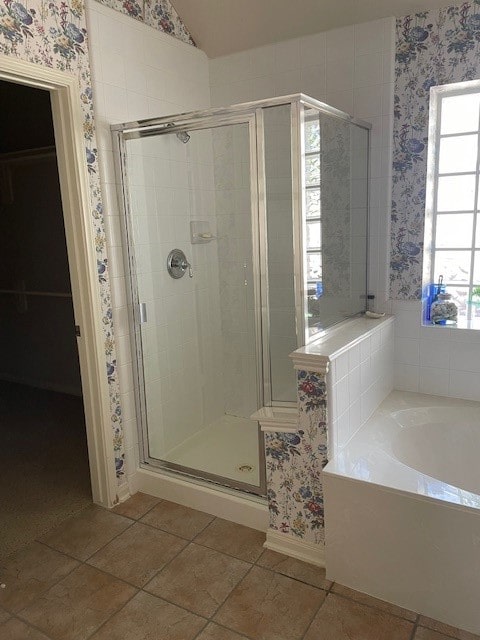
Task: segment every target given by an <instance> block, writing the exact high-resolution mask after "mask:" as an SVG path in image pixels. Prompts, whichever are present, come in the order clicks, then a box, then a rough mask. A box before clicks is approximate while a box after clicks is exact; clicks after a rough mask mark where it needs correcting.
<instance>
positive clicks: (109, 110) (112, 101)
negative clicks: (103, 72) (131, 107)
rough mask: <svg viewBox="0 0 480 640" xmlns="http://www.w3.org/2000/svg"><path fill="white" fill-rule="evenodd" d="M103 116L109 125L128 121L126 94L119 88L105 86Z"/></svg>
mask: <svg viewBox="0 0 480 640" xmlns="http://www.w3.org/2000/svg"><path fill="white" fill-rule="evenodd" d="M103 92H104V96H105V115H106V118H107V120H108V121H109V122H110V124H118V123H119V122H125V121H126V120H127V119H128V107H127V92H126V90H125V89H122V88H121V87H115V86H113V85H110V84H105V85H104V87H103Z"/></svg>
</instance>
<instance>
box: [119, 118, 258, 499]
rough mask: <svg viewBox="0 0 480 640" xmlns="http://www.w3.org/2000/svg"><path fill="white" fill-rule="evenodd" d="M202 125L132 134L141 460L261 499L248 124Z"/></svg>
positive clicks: (127, 161) (128, 179)
mask: <svg viewBox="0 0 480 640" xmlns="http://www.w3.org/2000/svg"><path fill="white" fill-rule="evenodd" d="M201 126H202V125H201V123H198V122H197V123H195V128H189V129H188V131H187V130H185V129H180V128H179V127H174V126H172V127H166V128H165V127H163V128H162V129H161V130H160V131H159V132H157V133H155V134H153V135H152V133H151V132H149V135H147V136H146V137H138V134H135V135H132V136H131V137H129V136H128V134H127V135H126V136H125V142H124V145H125V146H124V153H123V162H124V167H123V172H124V190H125V200H126V204H127V207H126V208H127V219H128V220H127V221H128V224H127V235H128V251H129V257H130V263H129V266H130V274H131V290H132V310H133V312H134V317H135V353H136V360H137V377H138V380H137V381H136V383H137V384H138V393H137V401H138V405H139V407H138V408H139V411H137V415H140V416H141V421H142V434H143V440H144V452H145V462H147V463H149V464H154V465H160V466H163V467H167V468H172V469H175V470H179V471H182V472H185V473H188V474H189V475H193V476H198V477H203V478H207V479H210V480H214V481H217V482H219V483H221V484H224V485H227V486H233V487H238V488H243V489H247V490H249V491H252V492H255V493H263V477H264V473H263V472H262V453H263V446H262V447H260V446H259V443H260V432H259V427H258V423H257V422H256V421H252V420H250V415H251V414H252V413H254V412H255V411H256V410H257V409H258V408H259V407H260V406H261V404H262V398H261V387H260V384H259V381H260V377H261V376H260V374H261V370H260V362H261V360H260V359H259V353H260V350H259V344H261V343H260V320H259V305H258V299H259V295H260V294H259V285H258V282H257V280H256V276H257V275H258V235H257V212H256V198H255V197H253V198H252V184H253V185H255V184H256V167H255V153H252V152H251V149H252V146H253V145H254V141H255V136H254V130H253V120H249V121H244V122H237V123H234V124H224V125H222V126H214V127H207V128H200V127H201ZM253 151H254V149H253ZM253 195H254V196H255V194H254V193H253ZM173 250H176V251H177V253H175V254H174V255H173V258H172V251H173Z"/></svg>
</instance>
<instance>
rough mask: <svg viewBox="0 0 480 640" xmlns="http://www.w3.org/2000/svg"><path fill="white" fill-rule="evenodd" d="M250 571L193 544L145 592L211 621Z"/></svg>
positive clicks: (225, 557) (218, 554)
mask: <svg viewBox="0 0 480 640" xmlns="http://www.w3.org/2000/svg"><path fill="white" fill-rule="evenodd" d="M250 567H251V565H250V564H248V563H247V562H243V561H242V560H237V559H236V558H231V557H230V556H226V555H224V554H223V553H219V552H218V551H215V550H214V549H207V548H205V547H199V546H198V545H196V544H190V545H189V546H188V547H187V548H186V549H185V550H184V551H182V553H180V554H179V555H178V556H177V557H176V558H175V559H174V560H172V562H170V564H169V565H168V566H167V567H165V569H163V571H160V573H159V574H158V575H157V576H155V578H153V580H152V581H151V582H150V583H149V584H148V585H147V586H146V587H145V589H146V591H150V592H151V593H154V594H155V595H157V596H160V597H161V598H165V599H166V600H170V601H171V602H174V603H175V604H178V605H180V606H181V607H185V609H189V610H190V611H193V612H194V613H198V614H199V615H201V616H205V617H207V618H209V617H210V616H212V615H213V614H214V613H215V611H216V610H217V609H218V607H219V605H220V604H221V603H222V602H223V601H224V600H225V599H226V598H227V596H228V595H229V594H230V593H231V591H232V589H233V588H234V587H235V586H236V585H237V584H238V582H240V580H241V579H242V578H243V576H244V575H245V574H246V573H247V571H248V570H249V569H250Z"/></svg>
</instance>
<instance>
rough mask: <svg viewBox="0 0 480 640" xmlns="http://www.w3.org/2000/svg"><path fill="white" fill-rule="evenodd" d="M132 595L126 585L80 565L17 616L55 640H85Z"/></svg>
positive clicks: (132, 589) (133, 592) (133, 590)
mask: <svg viewBox="0 0 480 640" xmlns="http://www.w3.org/2000/svg"><path fill="white" fill-rule="evenodd" d="M135 592H136V590H135V589H134V588H133V587H131V586H130V585H128V584H126V583H125V582H122V581H120V580H117V579H116V578H114V577H113V576H109V575H107V574H105V573H102V572H101V571H97V569H94V568H93V567H89V566H87V565H81V566H80V567H78V569H75V571H73V572H72V573H71V574H70V575H68V576H67V577H66V578H64V579H63V580H62V581H61V582H59V583H58V584H56V585H55V586H54V587H52V588H51V589H49V590H48V591H47V592H46V593H45V594H44V595H43V596H40V597H39V598H37V600H35V602H33V603H32V604H31V605H30V606H29V607H27V608H26V609H23V611H21V612H20V614H19V615H20V617H21V618H23V619H25V620H26V621H27V622H30V623H31V624H32V625H34V626H35V627H38V628H39V629H41V630H42V631H43V632H44V633H46V634H47V635H48V636H51V637H52V638H53V639H54V640H84V639H85V638H88V637H89V636H90V635H91V634H92V633H93V632H94V631H95V630H96V629H98V627H99V626H100V625H101V624H102V623H103V622H105V621H106V620H107V619H108V618H109V617H110V616H111V615H112V614H113V613H115V612H116V611H117V610H118V609H119V608H120V607H122V606H123V605H124V604H125V603H126V602H127V601H128V600H129V599H130V598H131V597H132V596H133V595H134V594H135Z"/></svg>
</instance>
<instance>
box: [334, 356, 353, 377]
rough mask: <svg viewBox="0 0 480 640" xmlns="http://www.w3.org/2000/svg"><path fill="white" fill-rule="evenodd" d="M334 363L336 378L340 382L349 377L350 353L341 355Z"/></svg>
mask: <svg viewBox="0 0 480 640" xmlns="http://www.w3.org/2000/svg"><path fill="white" fill-rule="evenodd" d="M334 362H335V367H336V369H335V371H336V374H335V378H336V380H337V381H338V380H340V379H341V378H344V377H345V376H346V375H348V371H349V364H348V352H345V353H342V354H341V355H339V356H338V358H335V361H334Z"/></svg>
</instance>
